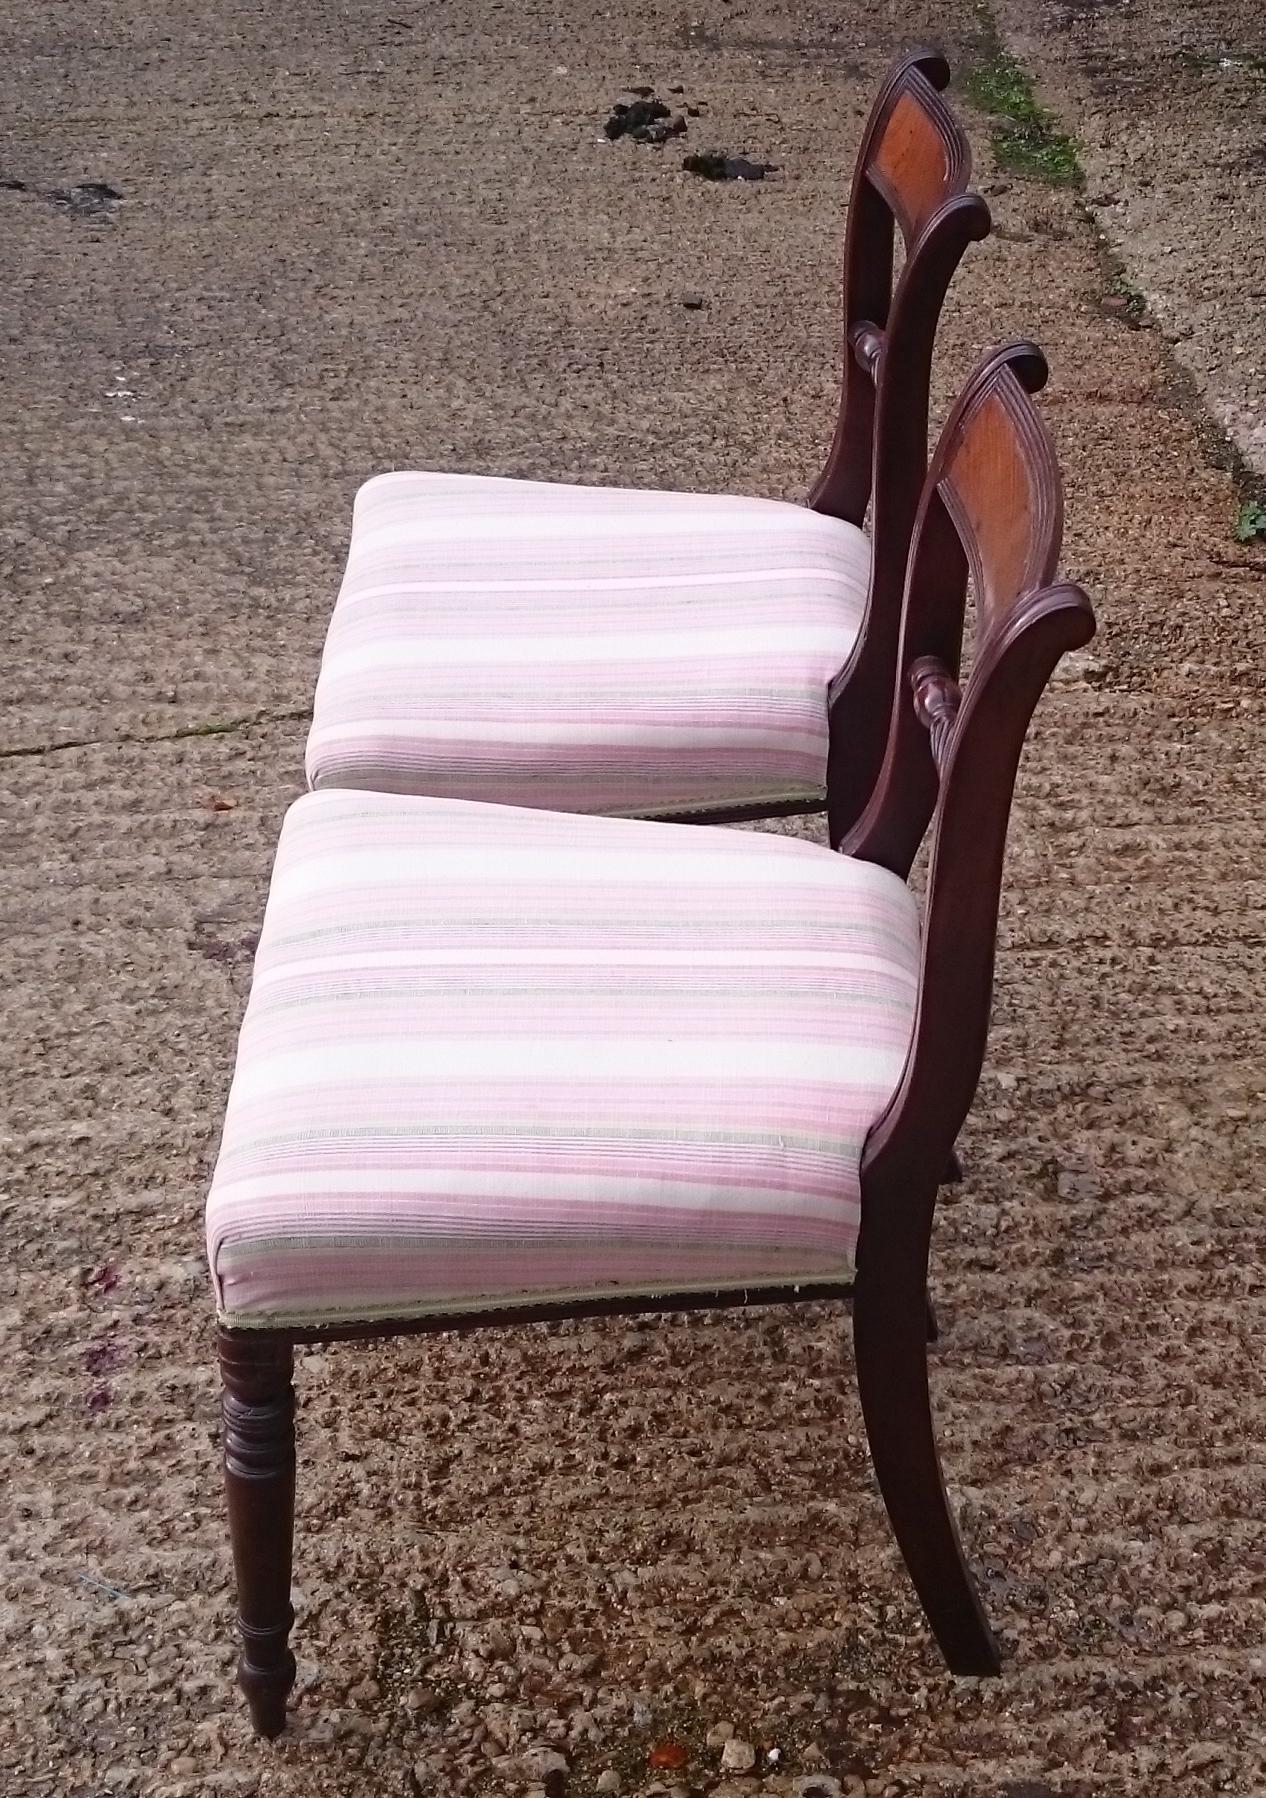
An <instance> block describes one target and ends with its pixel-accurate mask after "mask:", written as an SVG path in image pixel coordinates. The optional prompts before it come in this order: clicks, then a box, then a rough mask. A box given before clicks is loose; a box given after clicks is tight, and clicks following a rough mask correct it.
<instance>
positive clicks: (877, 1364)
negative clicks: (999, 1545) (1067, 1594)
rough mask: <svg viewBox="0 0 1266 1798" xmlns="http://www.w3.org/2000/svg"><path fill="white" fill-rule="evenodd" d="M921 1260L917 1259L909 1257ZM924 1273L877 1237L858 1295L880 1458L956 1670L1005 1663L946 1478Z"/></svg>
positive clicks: (875, 1457) (872, 1437)
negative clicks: (930, 1366) (931, 1388)
mask: <svg viewBox="0 0 1266 1798" xmlns="http://www.w3.org/2000/svg"><path fill="white" fill-rule="evenodd" d="M910 1259H911V1261H913V1257H911V1258H910ZM927 1329H928V1303H927V1293H926V1286H925V1280H924V1271H923V1270H922V1269H921V1268H919V1267H918V1266H917V1265H907V1264H906V1263H905V1257H903V1256H899V1255H897V1254H896V1253H894V1252H893V1251H892V1250H891V1249H890V1247H889V1245H887V1244H881V1243H877V1242H875V1241H873V1240H868V1241H867V1243H866V1254H865V1257H864V1259H861V1260H859V1265H858V1275H857V1283H856V1285H855V1287H854V1291H853V1341H854V1346H855V1352H856V1357H857V1383H858V1388H859V1390H860V1393H861V1401H862V1413H863V1415H864V1417H865V1419H866V1435H867V1439H868V1441H869V1443H870V1453H871V1460H872V1462H873V1464H874V1468H875V1474H876V1477H877V1478H878V1481H879V1489H880V1491H881V1492H882V1493H883V1499H884V1504H885V1505H886V1507H887V1510H888V1516H889V1519H890V1521H891V1523H892V1530H893V1534H894V1535H895V1537H896V1539H897V1546H898V1547H899V1548H900V1550H901V1553H902V1557H903V1558H904V1560H905V1564H906V1567H907V1568H908V1570H909V1573H910V1578H911V1580H912V1581H913V1583H914V1588H915V1591H916V1592H917V1593H918V1595H919V1599H920V1602H921V1603H922V1605H923V1610H924V1613H925V1615H926V1617H927V1620H928V1623H929V1624H930V1626H931V1629H932V1634H933V1635H934V1636H935V1637H936V1641H937V1644H938V1646H939V1648H940V1650H941V1653H942V1654H943V1655H944V1657H945V1660H946V1663H947V1665H948V1666H949V1669H950V1671H951V1672H952V1673H957V1674H995V1673H997V1672H999V1670H1000V1668H1001V1665H1002V1662H1001V1657H1000V1655H999V1652H998V1645H997V1643H996V1641H995V1640H994V1636H993V1632H992V1631H991V1629H990V1627H989V1621H988V1619H987V1617H986V1616H985V1612H984V1608H983V1606H982V1605H981V1602H980V1596H979V1594H978V1592H977V1590H976V1584H975V1581H974V1580H973V1578H972V1575H971V1571H970V1569H969V1567H968V1565H967V1561H966V1558H965V1556H964V1554H963V1550H962V1545H961V1543H960V1542H959V1539H958V1529H957V1526H956V1525H955V1522H954V1515H953V1512H952V1511H951V1509H950V1504H949V1498H948V1496H947V1494H946V1491H945V1485H944V1482H943V1480H942V1477H941V1463H940V1456H939V1455H938V1453H937V1447H936V1436H935V1433H934V1431H933V1427H932V1406H931V1399H930V1396H929V1393H928V1370H927Z"/></svg>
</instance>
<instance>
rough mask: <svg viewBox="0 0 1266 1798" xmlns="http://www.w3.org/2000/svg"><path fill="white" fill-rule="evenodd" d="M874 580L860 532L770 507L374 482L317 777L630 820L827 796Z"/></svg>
mask: <svg viewBox="0 0 1266 1798" xmlns="http://www.w3.org/2000/svg"><path fill="white" fill-rule="evenodd" d="M869 575H870V549H869V544H868V542H867V539H866V537H865V536H864V534H863V533H862V532H861V531H859V530H858V529H857V528H856V527H855V526H854V525H851V524H844V523H842V522H841V521H840V520H839V519H836V518H827V517H824V516H822V515H821V514H819V513H816V512H810V511H808V510H806V508H804V507H803V506H792V505H787V504H784V503H782V502H780V501H777V500H762V499H735V498H729V497H726V496H715V495H706V494H691V493H647V492H638V491H632V490H628V489H618V488H605V487H566V486H558V485H551V484H548V483H545V482H541V481H508V480H493V479H485V478H483V477H480V476H473V475H445V474H388V475H380V476H379V477H378V478H377V479H376V480H372V481H370V482H368V483H367V485H365V486H364V487H362V488H361V490H360V492H359V493H358V494H357V496H356V511H355V517H354V520H353V524H352V543H351V551H350V554H349V557H348V563H347V572H346V575H345V577H344V580H343V586H342V591H341V592H340V594H339V598H338V604H337V605H336V607H335V610H334V616H333V619H332V620H331V623H330V630H329V635H328V637H327V639H326V645H325V654H324V657H323V660H322V663H321V675H320V679H319V681H318V684H317V692H316V706H315V712H314V716H313V721H312V732H311V735H310V737H309V739H308V755H307V767H308V780H309V783H310V784H311V785H312V786H313V787H317V788H320V787H365V788H370V789H373V790H375V791H378V792H386V793H425V794H433V795H435V796H437V797H442V798H455V799H482V800H490V801H493V802H495V803H498V804H509V805H531V806H541V807H545V808H554V809H556V810H559V811H579V812H606V813H610V814H624V815H644V814H650V813H655V814H660V815H668V814H674V813H684V812H689V811H692V810H695V811H697V810H700V809H708V808H713V807H723V806H732V805H753V804H755V805H761V804H770V805H772V804H776V803H778V802H779V801H798V800H803V801H807V802H820V801H821V800H822V799H823V796H824V794H825V790H826V752H827V704H826V696H827V685H828V683H829V682H830V680H831V679H832V677H833V676H834V675H836V674H838V672H839V671H840V669H841V668H842V667H843V665H844V663H845V662H846V661H847V659H848V656H849V653H850V651H851V649H852V647H853V644H854V642H855V641H856V638H857V633H858V630H859V628H860V624H861V618H862V613H863V609H864V606H865V602H866V592H867V585H868V581H869Z"/></svg>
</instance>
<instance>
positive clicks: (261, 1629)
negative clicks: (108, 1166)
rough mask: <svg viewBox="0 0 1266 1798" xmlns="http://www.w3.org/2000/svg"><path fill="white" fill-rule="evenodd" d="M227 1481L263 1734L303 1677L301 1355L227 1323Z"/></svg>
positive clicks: (246, 1666)
mask: <svg viewBox="0 0 1266 1798" xmlns="http://www.w3.org/2000/svg"><path fill="white" fill-rule="evenodd" d="M219 1350H220V1378H221V1381H222V1383H223V1389H224V1391H223V1408H224V1484H225V1490H226V1493H227V1496H228V1509H229V1532H230V1535H231V1537H232V1541H233V1565H234V1568H235V1570H236V1573H237V1602H238V1620H237V1621H238V1631H239V1633H240V1635H241V1640H242V1652H241V1655H240V1657H239V1659H238V1663H237V1678H238V1684H239V1685H240V1686H241V1688H242V1691H243V1692H244V1693H245V1695H246V1702H247V1704H248V1705H249V1707H250V1713H251V1721H252V1722H253V1724H254V1725H255V1729H256V1731H257V1733H258V1734H259V1735H261V1736H267V1737H269V1738H270V1739H271V1738H272V1737H273V1736H278V1735H280V1734H281V1732H282V1730H283V1729H284V1728H285V1726H286V1698H287V1696H288V1695H289V1692H290V1689H291V1687H292V1686H293V1685H294V1681H295V1661H294V1655H293V1654H292V1653H291V1652H290V1627H291V1624H292V1623H293V1622H294V1612H293V1610H292V1609H291V1607H290V1568H291V1559H292V1553H293V1543H294V1510H295V1430H294V1412H295V1396H294V1386H293V1384H292V1377H293V1372H294V1354H293V1350H292V1348H291V1346H290V1344H289V1343H286V1342H279V1341H278V1340H277V1339H276V1338H275V1337H264V1336H260V1337H255V1338H252V1336H251V1335H250V1334H249V1333H248V1332H246V1331H232V1330H221V1331H220V1338H219Z"/></svg>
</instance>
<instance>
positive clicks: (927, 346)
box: [809, 50, 991, 840]
mask: <svg viewBox="0 0 1266 1798" xmlns="http://www.w3.org/2000/svg"><path fill="white" fill-rule="evenodd" d="M948 81H949V66H948V64H947V63H946V62H945V59H944V58H943V57H941V56H938V55H936V54H934V53H933V52H931V51H927V50H914V51H911V52H910V53H909V55H907V56H903V57H902V58H900V60H899V61H898V62H897V63H896V64H895V65H894V67H893V68H892V70H891V71H890V72H889V74H888V76H887V78H886V80H885V81H884V83H883V86H882V87H881V88H880V90H879V93H878V95H877V96H876V99H875V104H874V106H873V107H872V109H871V114H870V118H869V119H868V121H867V124H866V130H865V133H864V135H863V137H862V144H861V149H860V151H859V153H858V158H857V166H856V169H855V171H854V175H853V188H852V194H851V197H850V199H849V209H848V227H847V234H846V238H845V245H844V374H843V384H842V391H841V396H840V411H839V417H838V419H837V421H836V427H835V436H834V440H833V442H832V445H831V449H830V453H829V455H828V457H827V461H826V466H825V467H824V469H823V471H822V474H821V475H820V476H819V478H818V481H817V484H816V485H815V487H814V488H813V491H812V493H811V494H810V496H809V504H810V505H811V506H812V507H813V508H814V509H815V510H816V511H819V512H828V513H831V514H832V515H834V516H835V517H839V518H846V519H849V520H850V521H851V522H852V523H854V524H858V525H860V524H861V523H862V522H863V520H864V518H865V516H866V512H867V508H868V507H870V506H871V503H872V500H873V514H872V521H871V526H872V528H871V537H872V562H871V572H870V590H869V595H868V599H867V605H866V613H865V616H864V618H863V621H862V626H861V629H860V631H859V633H858V637H857V641H856V644H855V646H854V649H853V653H852V655H851V657H850V659H849V663H848V666H847V668H845V669H843V670H841V674H840V678H839V680H838V681H837V682H836V684H835V686H834V688H833V690H832V720H831V761H830V766H829V769H828V777H827V788H828V795H829V799H828V809H829V811H830V813H831V834H832V839H833V840H838V838H839V835H840V833H841V831H842V830H843V829H845V828H846V827H847V826H848V825H849V824H851V823H852V822H853V820H854V819H855V818H856V816H857V813H858V811H859V810H860V809H861V806H862V805H863V804H864V802H865V800H866V797H867V795H868V794H869V793H870V791H871V789H872V787H873V785H874V781H875V777H876V775H877V773H878V751H877V749H876V748H875V747H874V746H875V745H880V744H882V742H883V731H884V719H885V712H886V707H887V694H888V688H889V681H890V680H891V676H892V669H893V665H894V661H895V658H896V653H897V630H898V621H899V619H900V614H901V594H902V589H903V587H904V585H905V576H906V561H907V557H908V554H909V549H910V535H911V532H912V530H913V528H914V517H915V512H916V511H917V509H918V504H919V494H920V491H921V490H922V486H923V479H924V475H925V474H926V472H927V458H928V403H929V389H930V386H931V379H932V354H933V349H934V347H935V342H936V330H937V325H938V323H939V321H940V316H941V308H942V306H943V304H944V301H945V295H946V292H947V291H948V288H949V284H950V281H951V280H952V279H953V276H954V271H955V269H956V268H957V267H958V264H959V263H960V261H961V260H962V258H963V254H964V252H965V251H966V249H967V246H968V245H969V244H970V243H972V242H975V241H977V240H979V239H980V238H983V237H986V236H988V234H989V228H990V222H991V221H990V217H989V208H988V206H986V204H985V202H984V200H982V199H981V197H980V195H979V194H976V193H971V192H969V191H968V187H967V183H968V181H969V180H970V178H971V146H970V144H969V143H968V141H967V137H966V135H965V133H964V132H963V130H962V128H961V127H960V125H959V124H958V122H957V120H956V119H955V118H954V115H953V114H952V113H951V111H950V109H949V107H948V106H947V105H946V103H945V101H944V99H943V98H942V96H941V91H940V90H941V89H942V88H944V87H945V86H946V84H947V83H948ZM898 231H900V233H901V237H902V241H903V244H904V248H905V260H904V262H903V264H902V267H901V272H900V275H899V276H898V277H897V279H896V281H895V282H894V279H893V269H894V265H895V254H894V253H895V246H896V233H897V232H898Z"/></svg>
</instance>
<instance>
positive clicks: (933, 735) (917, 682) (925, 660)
mask: <svg viewBox="0 0 1266 1798" xmlns="http://www.w3.org/2000/svg"><path fill="white" fill-rule="evenodd" d="M910 687H911V690H912V691H913V694H914V714H915V717H916V718H917V719H918V720H919V722H920V724H922V725H923V726H924V727H925V728H926V730H927V733H928V738H929V741H930V743H931V747H932V760H933V761H934V762H935V763H936V766H937V768H938V770H940V769H943V768H944V766H945V752H946V750H947V749H948V747H949V740H950V736H951V734H952V732H953V729H954V720H955V719H956V718H957V717H958V708H959V706H960V705H961V704H962V699H963V690H962V688H961V687H960V686H959V684H958V682H957V680H955V678H954V675H953V673H952V672H951V671H950V669H948V668H947V667H946V666H945V663H944V662H943V661H942V660H941V658H940V656H919V657H918V659H917V660H916V662H915V664H914V666H913V667H912V668H911V670H910Z"/></svg>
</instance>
